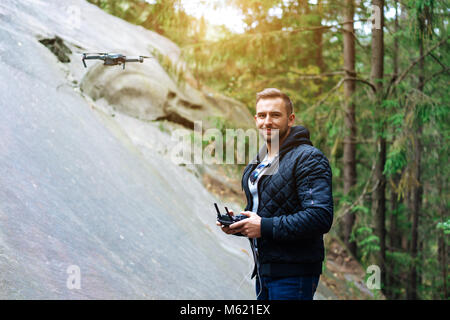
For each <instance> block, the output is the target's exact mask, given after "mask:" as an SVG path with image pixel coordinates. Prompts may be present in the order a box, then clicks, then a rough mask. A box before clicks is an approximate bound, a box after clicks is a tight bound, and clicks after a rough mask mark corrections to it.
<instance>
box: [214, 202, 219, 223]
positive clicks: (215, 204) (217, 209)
mask: <svg viewBox="0 0 450 320" xmlns="http://www.w3.org/2000/svg"><path fill="white" fill-rule="evenodd" d="M214 206H215V207H216V211H217V218H218V219H220V210H219V207H218V206H217V203H214Z"/></svg>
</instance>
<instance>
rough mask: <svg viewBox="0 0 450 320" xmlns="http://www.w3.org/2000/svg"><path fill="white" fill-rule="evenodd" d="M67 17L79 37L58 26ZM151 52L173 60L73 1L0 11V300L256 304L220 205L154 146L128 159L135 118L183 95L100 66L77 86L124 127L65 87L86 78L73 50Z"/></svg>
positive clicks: (0, 6) (164, 48) (146, 66)
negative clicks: (63, 56) (219, 220)
mask: <svg viewBox="0 0 450 320" xmlns="http://www.w3.org/2000/svg"><path fill="white" fill-rule="evenodd" d="M77 10H78V11H77ZM70 12H71V13H72V14H73V12H79V13H80V15H79V19H80V20H81V26H82V27H81V26H79V27H77V24H76V23H75V24H74V23H72V24H71V23H68V22H67V21H68V20H70V18H71V16H69V17H68V16H67V14H68V13H70ZM54 35H58V36H60V37H61V38H62V39H64V40H65V41H66V43H68V44H69V46H70V48H71V49H72V51H73V52H74V53H73V54H72V55H71V56H70V58H71V61H72V62H71V63H70V64H68V65H63V64H61V63H60V62H58V61H57V59H56V57H55V56H54V55H53V54H52V53H51V52H50V51H49V50H48V49H47V48H46V47H44V46H43V45H42V44H41V43H39V42H38V40H39V38H43V37H48V38H50V37H53V36H54ZM149 44H151V45H152V46H154V47H158V50H159V51H160V52H163V53H165V54H167V55H169V56H171V57H173V58H176V56H177V55H178V48H177V47H176V46H175V45H174V44H173V43H171V42H170V41H168V40H167V39H164V38H163V37H160V36H158V35H157V34H154V33H152V32H150V31H147V30H144V29H142V28H139V27H136V26H131V25H129V24H127V23H126V22H124V21H121V20H120V19H116V18H114V17H112V16H109V15H107V14H106V13H104V12H102V11H101V10H100V9H98V8H96V7H95V6H92V5H90V4H89V3H86V2H83V1H75V0H73V1H64V2H61V1H56V0H49V1H41V0H33V1H12V0H6V1H2V2H1V3H0V69H1V70H2V72H0V93H1V94H0V111H1V117H0V132H1V134H0V298H2V299H253V298H254V292H253V286H252V283H251V282H250V280H249V276H248V273H249V272H250V271H251V267H252V264H251V260H252V259H251V257H250V256H249V255H248V252H246V250H249V246H248V241H247V240H246V239H243V238H235V237H233V238H231V237H227V236H226V235H224V234H223V233H222V232H221V231H220V230H218V228H217V227H216V226H215V212H214V208H213V205H212V204H213V202H215V201H217V199H215V198H214V197H213V196H212V195H210V194H209V193H208V192H207V191H206V190H205V189H204V187H203V186H202V185H201V183H200V182H199V181H198V180H197V179H196V178H195V176H194V175H193V174H191V173H189V172H187V171H186V170H185V169H184V168H181V167H178V166H176V165H174V164H172V163H171V162H170V161H168V159H167V157H164V156H163V155H162V154H160V153H158V152H154V151H152V148H151V145H150V147H149V145H147V146H144V147H142V148H139V147H137V146H136V142H137V141H139V139H141V140H145V138H144V137H145V135H138V134H136V132H137V131H136V130H138V129H139V128H138V127H136V128H135V127H134V124H133V123H135V122H136V121H137V120H136V119H135V118H134V116H138V117H143V118H146V119H152V118H155V117H161V116H164V115H167V114H166V113H165V112H166V111H165V109H164V105H165V104H166V102H167V99H168V98H170V95H168V92H169V90H172V91H173V92H176V93H177V95H176V97H177V98H180V97H181V98H182V99H184V98H185V97H186V94H184V93H183V92H182V91H181V90H179V89H177V88H176V87H173V86H172V84H171V82H170V79H168V77H167V75H166V78H163V79H161V80H159V79H158V78H151V77H148V74H152V72H154V71H155V70H156V69H157V68H158V67H157V65H155V64H154V63H151V62H149V63H148V61H146V62H144V63H143V64H138V65H135V66H131V64H130V65H127V69H126V70H129V71H126V73H123V72H122V69H121V67H118V68H117V69H112V67H111V69H106V68H105V69H104V70H103V71H104V72H101V68H102V66H97V65H96V66H94V67H92V69H90V71H89V73H88V74H87V75H86V78H85V80H84V82H83V83H84V84H86V83H87V82H86V81H92V83H98V84H99V85H100V86H103V91H102V87H100V88H94V87H91V90H92V92H90V94H91V95H92V97H97V96H96V95H97V94H98V98H99V99H100V100H102V99H103V100H104V101H106V102H108V103H112V104H113V107H114V108H120V110H119V111H122V112H123V113H124V115H118V116H117V117H116V118H118V119H119V120H120V119H122V120H123V121H122V124H123V125H122V126H121V125H118V124H117V122H115V121H119V120H114V121H113V120H111V117H110V116H109V115H107V114H105V113H103V112H101V111H98V109H96V108H94V107H93V106H92V101H91V100H89V98H88V97H84V95H83V94H82V93H81V92H80V91H79V89H78V88H77V87H76V86H73V83H74V82H75V81H78V83H79V82H80V81H81V79H82V78H83V76H84V72H86V71H85V70H84V68H83V67H82V64H81V61H76V60H75V58H76V59H79V58H80V57H79V56H77V52H76V51H74V49H76V48H83V50H87V51H92V50H94V51H98V50H99V49H100V48H101V49H102V51H103V50H111V51H118V50H117V48H128V49H129V50H132V51H133V54H146V53H147V51H146V50H147V49H148V48H147V47H148V45H149ZM114 49H116V50H114ZM78 51H79V52H81V49H78ZM75 62H76V63H75ZM95 70H98V71H97V72H95ZM160 74H162V71H161V72H160ZM111 77H116V78H115V80H114V81H113V82H112V83H109V84H108V81H110V79H111ZM87 79H90V80H87ZM120 83H133V85H132V86H130V87H127V84H123V85H122V86H120ZM158 85H159V86H158ZM105 88H108V89H105ZM132 88H134V89H136V90H137V91H138V93H136V92H134V93H133V92H132ZM149 88H151V89H150V91H152V93H151V94H148V95H147V96H144V97H143V96H142V93H143V92H147V90H149ZM95 90H97V91H95ZM127 90H128V91H127ZM130 90H131V91H130ZM86 91H87V89H86ZM85 93H86V92H85ZM196 94H197V95H198V96H199V97H200V98H199V99H201V95H202V94H201V93H196ZM125 97H127V98H126V99H130V100H129V101H131V102H130V104H132V105H134V106H139V108H132V107H129V105H128V104H127V103H126V101H128V100H126V99H125ZM132 97H134V98H132ZM150 97H151V99H150ZM181 98H180V99H181ZM149 100H150V101H149ZM173 100H175V99H173ZM186 100H187V101H190V103H192V104H194V105H195V104H196V103H197V102H198V101H196V100H193V99H192V97H188V98H186ZM205 100H206V99H205ZM177 101H179V100H177ZM201 102H202V106H205V108H206V107H207V106H208V104H207V103H205V102H204V100H202V101H201ZM146 103H147V104H146ZM210 104H211V103H210ZM127 108H129V109H127ZM210 108H211V110H213V109H214V108H213V106H210ZM191 109H192V108H189V107H187V109H186V110H188V111H189V112H191V113H190V114H189V116H193V117H194V116H195V114H196V113H195V112H196V110H195V108H194V109H192V110H191ZM180 110H181V109H180ZM188 111H186V113H189V112H188ZM127 114H128V115H127ZM180 114H181V111H180ZM130 115H131V116H133V117H130ZM126 121H127V122H126ZM133 128H134V129H133ZM127 130H130V132H127ZM133 130H135V131H133ZM146 130H147V131H145V130H144V131H142V134H144V133H148V132H150V133H151V132H153V133H154V134H155V135H156V131H155V130H153V131H151V129H148V128H147V129H146ZM148 130H150V131H148ZM131 132H135V136H133V135H132V134H131ZM138 138H139V139H138ZM235 210H239V208H235ZM71 266H76V267H78V268H79V271H80V273H79V276H80V277H79V280H80V282H79V284H80V289H77V288H73V287H72V286H71V285H70V283H71V279H72V278H71V274H69V273H68V268H69V271H70V270H71V269H70V267H71Z"/></svg>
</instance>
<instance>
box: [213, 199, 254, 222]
mask: <svg viewBox="0 0 450 320" xmlns="http://www.w3.org/2000/svg"><path fill="white" fill-rule="evenodd" d="M214 206H215V207H216V211H217V221H219V222H220V223H221V224H223V225H224V226H229V225H231V224H233V223H235V222H238V221H241V220H244V219H248V217H247V216H245V215H243V214H239V215H237V216H232V215H231V213H230V212H229V211H228V208H227V207H225V210H226V212H227V213H226V214H221V213H220V211H219V207H218V206H217V203H214Z"/></svg>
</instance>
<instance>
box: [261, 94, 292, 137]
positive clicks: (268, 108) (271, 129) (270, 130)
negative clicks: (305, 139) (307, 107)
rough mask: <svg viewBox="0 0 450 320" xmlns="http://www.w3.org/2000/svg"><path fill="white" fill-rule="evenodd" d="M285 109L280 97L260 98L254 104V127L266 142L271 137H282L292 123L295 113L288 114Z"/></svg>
mask: <svg viewBox="0 0 450 320" xmlns="http://www.w3.org/2000/svg"><path fill="white" fill-rule="evenodd" d="M286 109H287V108H286V107H285V105H284V101H283V99H282V98H267V99H261V100H259V101H258V103H257V104H256V115H255V121H256V127H257V128H258V129H259V131H260V132H261V133H262V135H263V138H264V140H265V141H266V143H268V144H270V143H271V139H277V138H278V139H283V138H284V137H285V135H286V133H287V132H288V131H289V128H290V127H292V126H293V125H294V119H295V115H294V114H293V113H292V114H290V115H288V114H287V110H286ZM272 141H275V140H272ZM280 143H281V141H280Z"/></svg>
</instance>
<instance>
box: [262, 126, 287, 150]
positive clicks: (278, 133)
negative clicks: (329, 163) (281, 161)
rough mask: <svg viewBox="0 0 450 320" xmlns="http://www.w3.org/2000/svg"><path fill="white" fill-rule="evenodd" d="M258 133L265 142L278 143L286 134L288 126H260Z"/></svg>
mask: <svg viewBox="0 0 450 320" xmlns="http://www.w3.org/2000/svg"><path fill="white" fill-rule="evenodd" d="M259 130H260V133H261V135H262V136H263V138H264V140H265V142H266V143H267V144H269V145H278V146H279V145H280V142H281V140H282V139H284V138H285V136H286V134H287V133H288V131H289V126H288V124H287V121H286V124H285V125H284V126H281V127H280V128H272V127H267V128H260V129H259Z"/></svg>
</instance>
